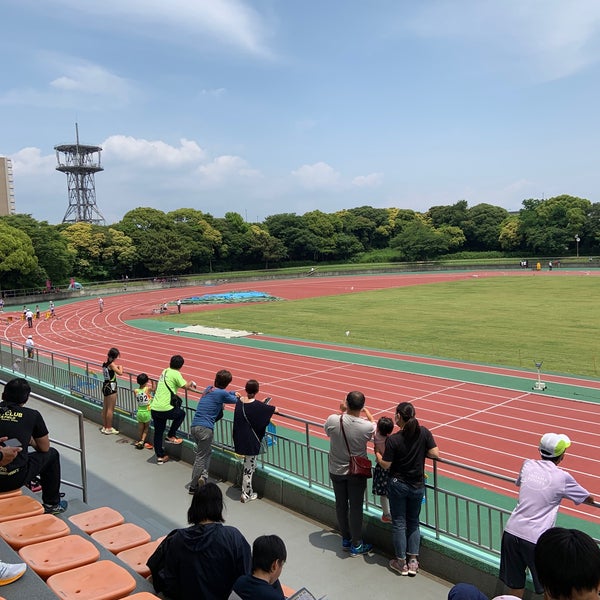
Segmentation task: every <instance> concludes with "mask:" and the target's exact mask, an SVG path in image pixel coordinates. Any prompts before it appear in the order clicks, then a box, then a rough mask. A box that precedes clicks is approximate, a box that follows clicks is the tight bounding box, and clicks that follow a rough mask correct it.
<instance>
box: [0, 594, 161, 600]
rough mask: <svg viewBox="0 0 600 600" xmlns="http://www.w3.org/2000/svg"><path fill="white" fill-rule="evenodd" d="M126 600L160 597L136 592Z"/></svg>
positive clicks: (155, 599) (145, 599) (148, 599)
mask: <svg viewBox="0 0 600 600" xmlns="http://www.w3.org/2000/svg"><path fill="white" fill-rule="evenodd" d="M0 600H2V598H0ZM127 600H160V598H159V597H158V596H155V595H154V594H151V593H150V592H138V593H137V594H132V595H131V596H127Z"/></svg>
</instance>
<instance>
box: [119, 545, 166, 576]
mask: <svg viewBox="0 0 600 600" xmlns="http://www.w3.org/2000/svg"><path fill="white" fill-rule="evenodd" d="M164 539H165V536H164V535H163V536H162V537H160V538H158V539H157V540H154V541H153V542H148V543H147V544H142V545H141V546H136V547H135V548H130V549H129V550H123V551H122V552H119V553H118V554H117V558H118V559H120V560H122V561H123V562H124V563H125V564H126V565H129V566H130V567H131V568H132V569H133V570H134V571H135V572H136V573H138V574H139V575H141V576H142V577H149V576H150V569H149V568H148V567H147V565H146V562H147V560H148V559H149V558H150V556H152V554H153V553H154V551H155V550H156V549H157V548H158V546H159V544H160V543H161V542H162V541H163V540H164Z"/></svg>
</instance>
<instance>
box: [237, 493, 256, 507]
mask: <svg viewBox="0 0 600 600" xmlns="http://www.w3.org/2000/svg"><path fill="white" fill-rule="evenodd" d="M257 498H258V494H257V493H256V492H253V493H252V494H250V495H248V494H246V492H242V497H241V498H240V502H242V503H243V504H245V503H246V502H252V500H256V499H257Z"/></svg>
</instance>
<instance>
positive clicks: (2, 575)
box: [0, 561, 27, 585]
mask: <svg viewBox="0 0 600 600" xmlns="http://www.w3.org/2000/svg"><path fill="white" fill-rule="evenodd" d="M26 570H27V565H26V564H25V563H17V564H16V565H11V564H9V563H5V562H1V561H0V585H8V584H9V583H12V582H13V581H16V580H17V579H19V578H20V577H23V574H24V573H25V571H26Z"/></svg>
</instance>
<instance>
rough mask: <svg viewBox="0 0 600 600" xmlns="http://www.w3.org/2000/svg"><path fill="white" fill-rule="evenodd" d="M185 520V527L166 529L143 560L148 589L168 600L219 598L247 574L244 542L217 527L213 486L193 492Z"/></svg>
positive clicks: (219, 505)
mask: <svg viewBox="0 0 600 600" xmlns="http://www.w3.org/2000/svg"><path fill="white" fill-rule="evenodd" d="M188 522H189V523H190V527H187V528H185V529H175V530H173V531H171V533H169V535H168V536H167V537H166V538H165V539H164V540H163V541H162V542H161V543H160V545H159V546H158V548H157V549H156V550H155V552H154V554H152V556H151V557H150V558H149V559H148V562H147V565H148V567H149V569H150V572H151V573H152V584H153V585H154V589H155V590H156V591H157V592H164V594H165V595H166V596H168V597H169V598H171V599H172V600H197V599H198V598H203V599H204V600H225V599H226V598H227V597H228V596H229V594H230V593H231V589H232V588H233V584H234V583H235V581H236V580H237V579H238V578H239V577H240V576H242V575H245V574H247V573H250V568H251V557H250V544H248V542H247V541H246V539H245V538H244V536H243V535H242V534H241V533H240V531H239V530H238V529H236V528H235V527H231V526H228V525H224V524H223V523H224V519H223V494H222V492H221V489H220V488H219V487H218V486H217V485H216V484H214V483H206V485H203V486H201V487H199V488H198V489H197V490H196V493H195V494H194V497H193V498H192V503H191V505H190V508H189V510H188Z"/></svg>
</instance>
